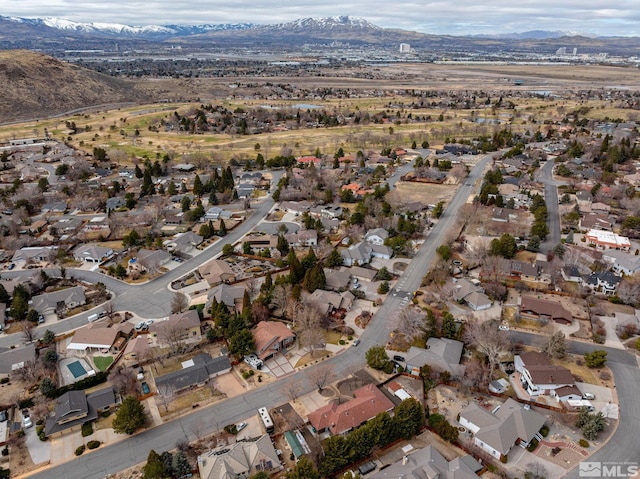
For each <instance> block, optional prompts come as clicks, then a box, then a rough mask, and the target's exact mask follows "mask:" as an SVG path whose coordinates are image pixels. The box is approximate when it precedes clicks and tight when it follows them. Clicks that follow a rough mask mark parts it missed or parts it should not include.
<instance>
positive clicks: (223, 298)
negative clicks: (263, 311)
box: [205, 283, 245, 313]
mask: <svg viewBox="0 0 640 479" xmlns="http://www.w3.org/2000/svg"><path fill="white" fill-rule="evenodd" d="M244 291H245V289H244V286H230V285H228V284H226V283H221V284H219V285H218V286H215V287H213V288H212V289H211V290H210V291H209V293H208V294H207V302H206V303H205V307H206V308H209V307H210V306H211V303H212V302H213V300H214V299H215V300H216V301H217V302H218V303H222V304H224V305H225V306H226V307H227V308H228V309H229V310H230V311H231V312H232V313H233V312H241V311H242V299H243V298H244Z"/></svg>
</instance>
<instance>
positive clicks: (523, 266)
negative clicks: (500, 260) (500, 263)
mask: <svg viewBox="0 0 640 479" xmlns="http://www.w3.org/2000/svg"><path fill="white" fill-rule="evenodd" d="M510 268H511V269H510V271H509V276H513V277H516V278H519V279H521V280H523V281H537V280H538V274H539V271H538V267H537V266H536V265H534V264H531V263H525V262H523V261H517V260H512V261H511V262H510Z"/></svg>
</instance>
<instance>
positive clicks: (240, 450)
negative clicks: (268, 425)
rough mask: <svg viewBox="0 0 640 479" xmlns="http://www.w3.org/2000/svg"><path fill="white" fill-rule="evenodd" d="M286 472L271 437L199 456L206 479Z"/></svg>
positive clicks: (230, 478) (252, 439) (200, 467)
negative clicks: (283, 470)
mask: <svg viewBox="0 0 640 479" xmlns="http://www.w3.org/2000/svg"><path fill="white" fill-rule="evenodd" d="M280 470H282V465H281V464H280V458H279V457H278V453H277V452H276V450H275V448H274V447H273V443H272V442H271V438H270V437H269V435H268V434H265V435H263V436H259V437H254V438H251V439H243V440H241V441H238V442H235V443H232V444H229V445H224V446H220V447H218V448H216V449H213V450H211V451H209V452H205V453H204V454H202V455H200V456H198V471H199V472H200V477H201V478H202V479H232V478H233V479H236V478H245V477H249V476H253V475H254V474H256V473H258V472H266V473H267V474H271V473H272V472H277V471H280Z"/></svg>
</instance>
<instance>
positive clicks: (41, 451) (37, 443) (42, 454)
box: [24, 425, 51, 465]
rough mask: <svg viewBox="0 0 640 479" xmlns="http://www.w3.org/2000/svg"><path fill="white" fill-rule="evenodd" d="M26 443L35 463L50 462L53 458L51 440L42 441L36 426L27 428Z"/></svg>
mask: <svg viewBox="0 0 640 479" xmlns="http://www.w3.org/2000/svg"><path fill="white" fill-rule="evenodd" d="M24 438H25V444H26V445H27V449H28V450H29V455H30V456H31V460H32V461H33V463H34V464H36V465H37V464H42V463H46V462H49V460H50V459H51V441H41V440H40V438H39V437H38V434H37V433H36V426H35V425H34V426H33V427H30V428H29V429H25V436H24Z"/></svg>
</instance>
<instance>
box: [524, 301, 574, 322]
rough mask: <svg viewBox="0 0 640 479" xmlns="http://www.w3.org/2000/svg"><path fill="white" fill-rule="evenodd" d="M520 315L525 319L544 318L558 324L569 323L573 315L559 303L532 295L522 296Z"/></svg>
mask: <svg viewBox="0 0 640 479" xmlns="http://www.w3.org/2000/svg"><path fill="white" fill-rule="evenodd" d="M520 316H521V317H522V318H525V319H535V320H538V321H539V320H541V319H546V320H549V321H555V322H556V323H560V324H571V322H572V321H573V316H572V314H571V312H570V311H568V310H566V309H565V308H564V307H563V306H562V305H561V304H560V303H557V302H555V301H547V300H546V299H538V298H534V297H533V296H522V298H521V303H520Z"/></svg>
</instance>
